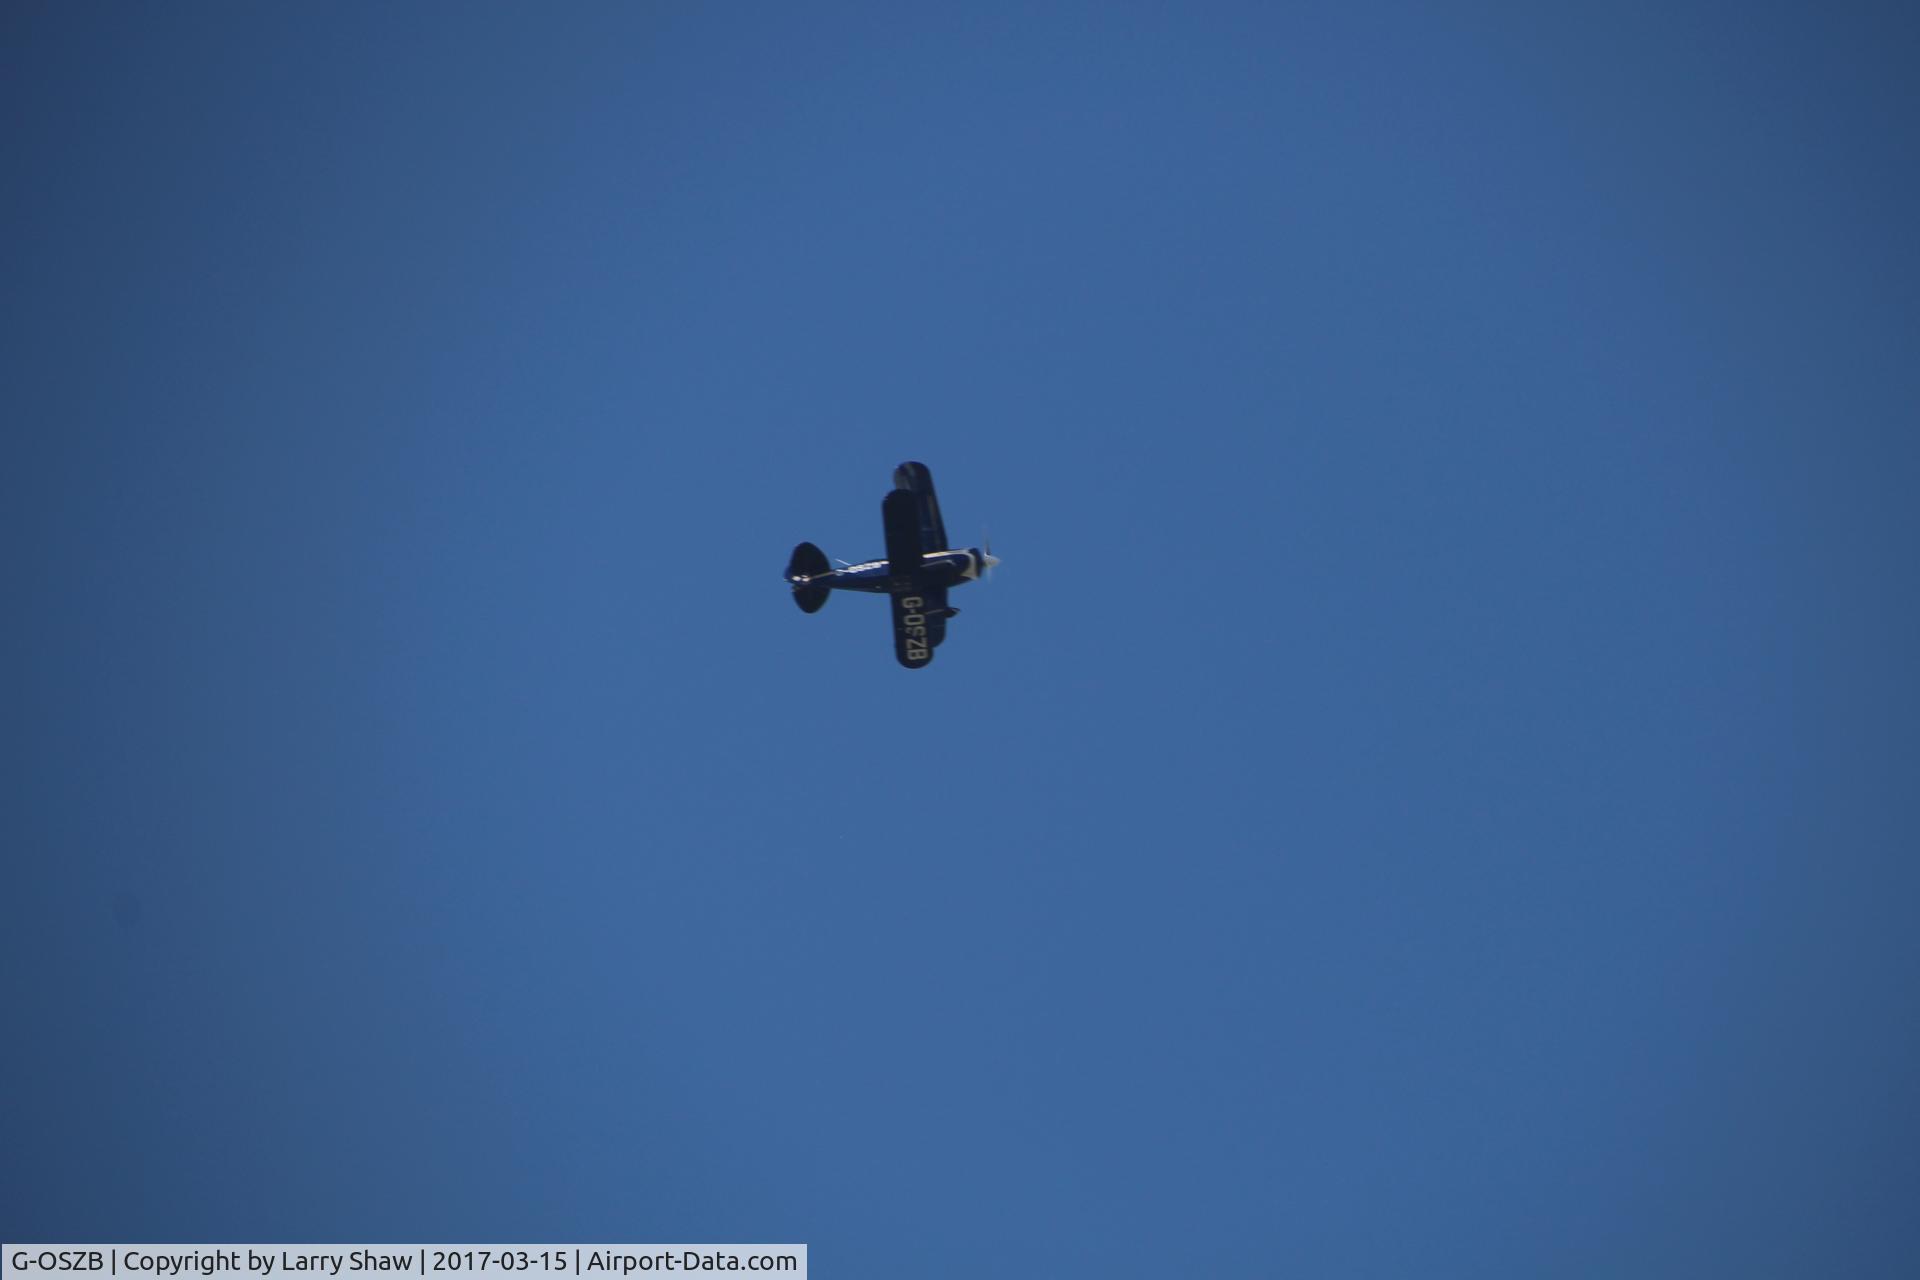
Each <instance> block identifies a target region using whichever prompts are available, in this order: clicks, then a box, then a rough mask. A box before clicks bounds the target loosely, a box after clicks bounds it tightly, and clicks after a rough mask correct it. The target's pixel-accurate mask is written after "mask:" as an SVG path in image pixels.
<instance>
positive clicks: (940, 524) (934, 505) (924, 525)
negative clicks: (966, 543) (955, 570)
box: [893, 462, 947, 551]
mask: <svg viewBox="0 0 1920 1280" xmlns="http://www.w3.org/2000/svg"><path fill="white" fill-rule="evenodd" d="M893 487H894V491H895V492H904V493H911V494H912V495H913V496H914V503H915V506H916V507H917V508H918V513H919V522H920V550H922V551H945V550H946V549H947V526H946V522H945V521H943V520H941V519H940V499H938V498H936V497H934V495H933V472H931V471H929V470H927V464H926V463H924V462H903V463H901V464H900V465H899V466H897V467H895V468H894V469H893Z"/></svg>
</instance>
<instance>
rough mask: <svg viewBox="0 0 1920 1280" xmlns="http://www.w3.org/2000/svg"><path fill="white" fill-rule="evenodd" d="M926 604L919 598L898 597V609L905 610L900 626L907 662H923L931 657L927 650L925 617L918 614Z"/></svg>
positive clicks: (901, 616) (920, 613)
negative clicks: (905, 645)
mask: <svg viewBox="0 0 1920 1280" xmlns="http://www.w3.org/2000/svg"><path fill="white" fill-rule="evenodd" d="M926 603H927V602H926V601H925V600H924V599H922V598H921V597H919V596H901V597H900V607H901V608H902V609H904V610H906V612H905V613H902V614H901V615H900V626H901V630H902V634H903V635H904V636H905V637H906V641H907V658H908V660H909V661H913V662H925V661H926V660H927V659H928V658H929V657H930V656H931V653H930V651H929V650H928V648H927V615H926V614H924V613H922V612H920V610H921V609H922V608H924V607H925V606H926Z"/></svg>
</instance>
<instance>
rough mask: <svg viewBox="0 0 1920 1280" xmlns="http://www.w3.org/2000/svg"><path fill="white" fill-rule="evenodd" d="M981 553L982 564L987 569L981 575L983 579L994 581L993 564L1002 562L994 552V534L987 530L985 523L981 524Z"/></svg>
mask: <svg viewBox="0 0 1920 1280" xmlns="http://www.w3.org/2000/svg"><path fill="white" fill-rule="evenodd" d="M980 555H981V564H982V566H983V567H984V569H985V572H983V573H982V574H981V575H980V576H981V579H982V580H983V581H986V582H992V581H993V566H995V565H997V564H999V563H1000V557H999V556H996V555H994V554H993V535H992V534H990V533H988V532H987V529H986V526H985V525H982V526H980Z"/></svg>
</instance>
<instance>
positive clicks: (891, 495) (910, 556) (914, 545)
mask: <svg viewBox="0 0 1920 1280" xmlns="http://www.w3.org/2000/svg"><path fill="white" fill-rule="evenodd" d="M880 522H881V524H882V525H884V526H885V528H886V531H887V572H888V573H889V574H891V575H892V576H893V577H894V579H895V580H896V581H897V582H898V583H899V585H902V586H904V585H905V582H906V579H908V578H910V577H912V576H913V575H914V574H917V573H919V572H920V500H919V499H918V498H917V497H915V496H914V495H913V494H911V493H908V492H907V491H906V490H904V489H889V490H887V496H886V497H885V498H884V499H882V501H881V503H880Z"/></svg>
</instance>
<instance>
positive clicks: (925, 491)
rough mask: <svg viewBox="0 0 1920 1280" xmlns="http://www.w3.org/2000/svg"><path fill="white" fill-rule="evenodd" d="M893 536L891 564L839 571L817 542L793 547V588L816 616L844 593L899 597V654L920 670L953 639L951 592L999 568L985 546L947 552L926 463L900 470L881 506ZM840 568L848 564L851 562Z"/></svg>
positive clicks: (790, 563)
mask: <svg viewBox="0 0 1920 1280" xmlns="http://www.w3.org/2000/svg"><path fill="white" fill-rule="evenodd" d="M880 521H881V524H882V525H883V526H884V528H885V530H886V535H887V558H886V559H885V560H869V561H867V562H866V563H864V564H849V565H847V566H846V567H845V568H844V569H835V568H834V567H833V566H832V565H831V564H829V563H828V562H827V557H826V553H825V552H823V551H821V550H820V548H818V547H816V546H814V545H813V544H812V543H811V542H803V543H801V544H800V545H799V546H797V547H795V548H794V549H793V555H792V557H791V558H789V559H788V561H787V582H788V583H789V584H791V585H792V587H793V602H794V603H795V604H797V605H799V606H800V609H801V611H802V612H803V613H818V612H819V611H820V608H821V606H822V605H824V604H826V602H827V596H828V594H829V593H831V592H832V591H833V589H834V588H836V587H838V588H839V589H840V590H842V591H871V592H874V593H876V594H880V595H888V596H892V597H893V656H894V657H895V658H897V659H899V661H900V665H901V666H903V667H907V668H909V669H910V670H915V671H917V670H919V669H920V668H921V667H924V666H926V665H927V664H928V663H929V662H932V661H933V651H934V650H935V649H937V648H939V647H940V642H941V641H942V640H945V639H946V638H947V619H948V618H951V617H953V616H954V615H955V614H957V613H959V612H960V611H959V610H958V609H953V608H949V607H948V605H947V591H948V589H949V588H952V587H962V586H965V585H966V584H967V583H969V582H974V581H977V580H978V579H979V577H980V575H981V574H982V573H983V572H985V571H986V570H988V569H991V568H993V566H995V565H997V564H999V563H1000V561H999V560H998V558H996V557H995V556H993V555H992V554H990V553H989V552H988V551H983V550H981V549H980V548H979V547H968V548H965V549H964V550H955V549H952V548H950V547H948V546H947V526H946V525H945V524H944V523H943V522H942V521H941V519H940V500H939V499H938V498H935V497H934V496H933V472H931V471H929V470H927V467H926V464H925V463H923V462H903V463H901V464H900V465H899V466H898V467H896V468H894V472H893V489H892V490H891V491H890V492H889V493H888V494H887V496H886V499H885V500H884V501H883V502H881V504H880ZM841 563H843V564H845V561H842V562H841Z"/></svg>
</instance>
